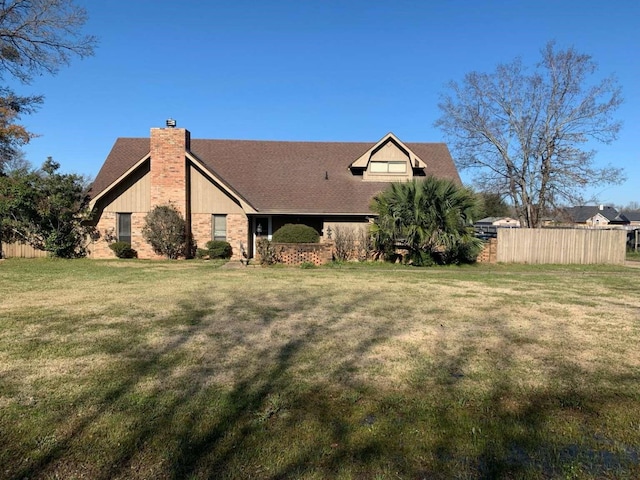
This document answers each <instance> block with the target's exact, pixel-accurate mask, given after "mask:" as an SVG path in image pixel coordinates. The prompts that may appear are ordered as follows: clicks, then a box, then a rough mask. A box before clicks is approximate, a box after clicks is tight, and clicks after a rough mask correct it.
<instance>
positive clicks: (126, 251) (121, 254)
mask: <svg viewBox="0 0 640 480" xmlns="http://www.w3.org/2000/svg"><path fill="white" fill-rule="evenodd" d="M109 248H110V249H111V250H113V253H115V254H116V257H118V258H138V252H136V251H135V250H134V249H133V248H131V245H129V244H128V243H127V242H114V243H110V244H109Z"/></svg>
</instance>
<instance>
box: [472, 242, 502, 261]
mask: <svg viewBox="0 0 640 480" xmlns="http://www.w3.org/2000/svg"><path fill="white" fill-rule="evenodd" d="M477 261H478V262H479V263H496V262H497V261H498V239H497V238H490V239H489V240H488V241H487V242H486V243H485V244H484V248H483V249H482V252H480V255H478V260H477Z"/></svg>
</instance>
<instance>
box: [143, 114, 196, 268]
mask: <svg viewBox="0 0 640 480" xmlns="http://www.w3.org/2000/svg"><path fill="white" fill-rule="evenodd" d="M190 143H191V134H190V133H189V131H188V130H186V129H184V128H175V121H174V120H167V128H152V129H151V148H150V156H151V172H150V173H151V185H150V189H151V207H152V208H153V207H155V206H157V205H167V204H171V205H173V206H174V207H175V208H176V209H177V210H178V211H179V212H180V213H181V214H182V216H183V218H184V219H185V221H186V234H187V256H188V255H190V253H189V252H191V195H190V189H191V180H190V176H189V174H190V171H189V168H188V167H187V165H188V164H187V158H186V152H188V151H189V149H190V148H191V145H190Z"/></svg>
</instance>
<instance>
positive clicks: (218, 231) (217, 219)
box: [211, 215, 227, 242]
mask: <svg viewBox="0 0 640 480" xmlns="http://www.w3.org/2000/svg"><path fill="white" fill-rule="evenodd" d="M211 223H212V225H211V237H212V238H213V240H218V241H221V242H226V241H227V216H226V215H212V216H211Z"/></svg>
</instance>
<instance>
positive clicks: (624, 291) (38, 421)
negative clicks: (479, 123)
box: [0, 259, 640, 479]
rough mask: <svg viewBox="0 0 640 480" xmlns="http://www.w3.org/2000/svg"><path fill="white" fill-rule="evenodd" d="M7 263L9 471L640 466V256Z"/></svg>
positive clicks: (249, 473)
mask: <svg viewBox="0 0 640 480" xmlns="http://www.w3.org/2000/svg"><path fill="white" fill-rule="evenodd" d="M220 265H221V264H220V263H214V262H206V263H205V262H198V261H176V262H150V261H149V262H147V261H138V260H135V261H130V260H126V261H123V260H120V261H115V260H114V261H89V260H77V261H75V260H74V261H56V260H50V259H43V260H6V261H2V262H0V298H2V301H1V302H0V477H1V478H7V479H22V478H36V479H39V478H43V479H49V478H65V479H67V478H69V479H72V478H123V479H124V478H127V479H129V478H134V479H135V478H153V479H163V478H166V479H181V478H192V479H196V478H198V479H199V478H221V479H226V478H227V479H236V478H237V479H247V478H254V479H280V478H296V479H297V478H303V479H326V478H339V479H361V478H362V479H376V478H380V479H386V478H389V479H397V478H406V479H416V478H436V479H437V478H472V479H473V478H505V479H506V478H531V479H546V478H563V479H564V478H576V479H583V478H584V479H596V478H597V479H599V478H621V479H626V478H628V479H633V478H638V477H640V353H639V352H638V345H639V344H640V294H639V293H638V292H640V275H639V274H638V270H637V269H635V268H624V267H608V266H593V267H578V266H563V267H562V266H522V265H520V266H515V265H514V266H507V265H478V266H471V267H469V266H466V267H446V268H431V269H418V268H411V267H404V266H388V265H378V266H376V265H367V266H361V265H352V264H343V265H334V266H332V267H327V268H312V269H300V268H246V269H239V270H235V269H234V270H225V269H220V268H218V267H219V266H220Z"/></svg>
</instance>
